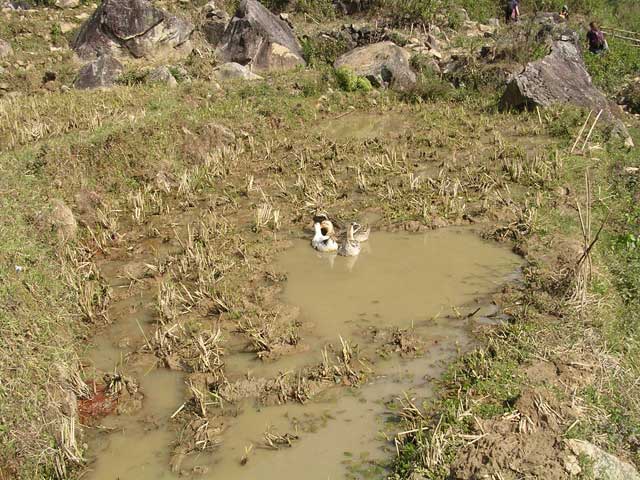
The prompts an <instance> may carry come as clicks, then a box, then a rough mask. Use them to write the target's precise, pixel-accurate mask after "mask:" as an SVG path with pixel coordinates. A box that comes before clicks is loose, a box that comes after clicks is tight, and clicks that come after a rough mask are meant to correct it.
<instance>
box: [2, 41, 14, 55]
mask: <svg viewBox="0 0 640 480" xmlns="http://www.w3.org/2000/svg"><path fill="white" fill-rule="evenodd" d="M12 54H13V48H11V45H10V44H9V42H6V41H4V40H2V39H1V38H0V59H2V58H6V57H8V56H9V55H12Z"/></svg>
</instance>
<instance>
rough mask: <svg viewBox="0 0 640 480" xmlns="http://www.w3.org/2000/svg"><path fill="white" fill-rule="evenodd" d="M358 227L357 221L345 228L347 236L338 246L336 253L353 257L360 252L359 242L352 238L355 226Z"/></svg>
mask: <svg viewBox="0 0 640 480" xmlns="http://www.w3.org/2000/svg"><path fill="white" fill-rule="evenodd" d="M357 227H359V225H358V224H357V223H352V224H351V225H349V229H348V230H347V238H346V240H345V241H344V242H342V243H341V244H340V246H339V247H338V255H342V256H343V257H355V256H357V255H359V254H360V242H359V241H357V240H356V239H355V238H354V233H355V232H356V228H357Z"/></svg>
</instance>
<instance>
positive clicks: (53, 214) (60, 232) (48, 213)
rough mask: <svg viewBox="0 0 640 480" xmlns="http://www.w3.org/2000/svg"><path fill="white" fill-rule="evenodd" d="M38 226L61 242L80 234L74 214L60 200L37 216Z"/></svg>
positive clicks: (52, 203) (54, 201)
mask: <svg viewBox="0 0 640 480" xmlns="http://www.w3.org/2000/svg"><path fill="white" fill-rule="evenodd" d="M36 225H37V226H38V227H39V228H40V229H41V230H43V231H47V230H48V231H50V232H51V233H54V234H55V235H56V236H57V237H58V240H60V241H61V242H67V241H69V240H72V239H74V238H75V237H76V234H77V232H78V222H77V221H76V218H75V217H74V216H73V212H72V211H71V209H70V208H69V207H68V206H67V205H66V204H65V203H64V202H63V201H62V200H60V199H55V200H53V201H52V202H51V203H50V204H49V205H48V207H47V208H46V209H44V210H43V211H42V212H40V213H39V214H38V215H37V217H36Z"/></svg>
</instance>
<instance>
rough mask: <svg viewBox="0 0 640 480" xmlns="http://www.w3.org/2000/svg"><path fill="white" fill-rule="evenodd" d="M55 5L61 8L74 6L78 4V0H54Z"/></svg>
mask: <svg viewBox="0 0 640 480" xmlns="http://www.w3.org/2000/svg"><path fill="white" fill-rule="evenodd" d="M55 6H56V7H58V8H61V9H66V8H76V7H79V6H80V0H56V2H55Z"/></svg>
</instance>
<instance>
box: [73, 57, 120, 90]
mask: <svg viewBox="0 0 640 480" xmlns="http://www.w3.org/2000/svg"><path fill="white" fill-rule="evenodd" d="M121 73H122V64H121V63H120V62H119V61H118V60H117V59H116V58H114V57H112V56H111V55H102V56H100V57H98V58H96V59H95V60H93V61H91V62H89V63H87V64H86V65H85V66H83V67H82V68H81V69H80V72H78V76H77V77H76V80H75V82H74V83H73V86H74V87H76V88H78V89H81V90H86V89H90V88H107V87H112V86H113V84H114V83H115V81H116V80H117V78H118V77H119V76H120V74H121Z"/></svg>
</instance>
